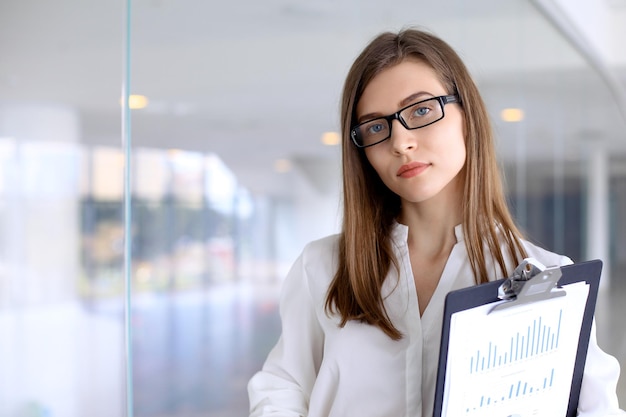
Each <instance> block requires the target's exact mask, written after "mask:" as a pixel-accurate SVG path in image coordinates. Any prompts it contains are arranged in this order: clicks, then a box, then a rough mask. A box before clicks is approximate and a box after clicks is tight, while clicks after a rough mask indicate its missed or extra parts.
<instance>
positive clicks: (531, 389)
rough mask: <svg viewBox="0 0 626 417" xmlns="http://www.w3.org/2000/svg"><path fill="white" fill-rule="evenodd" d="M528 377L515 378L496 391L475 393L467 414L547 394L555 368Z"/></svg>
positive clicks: (478, 412)
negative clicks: (542, 374)
mask: <svg viewBox="0 0 626 417" xmlns="http://www.w3.org/2000/svg"><path fill="white" fill-rule="evenodd" d="M528 379H532V378H528ZM528 379H526V380H523V379H522V378H518V379H516V380H515V379H514V380H513V382H511V383H509V384H506V385H504V386H502V387H501V389H500V391H498V392H496V393H491V394H480V395H474V396H473V398H472V400H474V401H475V403H474V404H470V405H468V406H467V407H466V409H465V412H466V414H468V415H481V413H482V412H483V411H484V410H485V409H487V408H489V407H492V406H493V407H495V406H497V405H498V404H503V403H505V402H507V401H513V400H523V399H524V398H529V397H531V396H538V395H540V394H547V391H549V390H550V389H551V388H552V386H553V384H554V381H555V370H554V368H552V369H550V370H549V371H548V372H547V373H546V374H545V375H544V376H540V377H538V378H536V377H535V378H534V380H528Z"/></svg>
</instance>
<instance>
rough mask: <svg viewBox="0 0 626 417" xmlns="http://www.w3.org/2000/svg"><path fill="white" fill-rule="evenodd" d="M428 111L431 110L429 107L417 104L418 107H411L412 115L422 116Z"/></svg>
mask: <svg viewBox="0 0 626 417" xmlns="http://www.w3.org/2000/svg"><path fill="white" fill-rule="evenodd" d="M430 111H431V109H430V107H426V106H419V107H416V108H415V109H413V116H417V117H424V116H426V115H427V114H428V113H430Z"/></svg>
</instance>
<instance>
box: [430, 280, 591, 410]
mask: <svg viewBox="0 0 626 417" xmlns="http://www.w3.org/2000/svg"><path fill="white" fill-rule="evenodd" d="M587 294H588V287H587V286H577V287H576V288H572V289H570V291H568V296H567V297H559V298H554V299H550V300H546V301H541V302H536V303H532V304H529V305H523V306H518V307H513V308H510V309H505V310H502V311H496V312H491V309H492V308H493V305H491V306H481V307H477V308H474V309H470V310H466V311H463V312H459V313H455V314H454V315H453V317H452V322H451V330H450V343H449V346H448V367H447V371H446V390H445V391H444V413H443V414H442V415H443V416H448V417H452V416H454V417H460V416H467V417H474V416H480V417H489V416H498V417H502V416H510V415H520V416H546V417H557V416H564V415H565V414H566V411H567V404H568V399H569V390H570V387H571V380H572V375H573V370H574V363H575V358H576V351H577V347H578V334H579V333H578V332H579V331H580V325H581V322H582V317H583V312H584V306H585V301H586V297H587Z"/></svg>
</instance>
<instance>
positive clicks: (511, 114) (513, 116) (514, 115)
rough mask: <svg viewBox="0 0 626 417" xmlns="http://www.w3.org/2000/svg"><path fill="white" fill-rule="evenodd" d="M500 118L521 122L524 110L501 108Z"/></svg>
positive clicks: (506, 120)
mask: <svg viewBox="0 0 626 417" xmlns="http://www.w3.org/2000/svg"><path fill="white" fill-rule="evenodd" d="M500 118H501V119H502V120H504V121H505V122H521V121H522V120H524V111H523V110H522V109H516V108H508V109H503V110H502V111H501V112H500Z"/></svg>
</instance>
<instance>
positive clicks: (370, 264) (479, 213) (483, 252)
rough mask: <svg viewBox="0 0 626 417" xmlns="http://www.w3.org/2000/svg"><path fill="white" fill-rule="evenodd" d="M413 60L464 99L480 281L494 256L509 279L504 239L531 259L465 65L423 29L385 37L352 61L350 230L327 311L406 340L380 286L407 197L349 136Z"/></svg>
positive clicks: (345, 103)
mask: <svg viewBox="0 0 626 417" xmlns="http://www.w3.org/2000/svg"><path fill="white" fill-rule="evenodd" d="M408 58H411V59H418V60H420V61H422V62H424V63H426V64H428V65H430V66H431V67H432V68H433V69H434V70H435V72H436V73H437V74H438V76H439V79H440V82H441V83H442V85H443V86H444V87H445V88H446V90H447V92H448V94H458V95H459V97H460V98H461V106H462V108H463V115H464V124H465V126H464V128H465V129H464V132H465V135H466V138H465V147H466V161H465V169H464V170H463V171H462V172H464V175H465V181H464V183H465V185H464V191H463V202H464V205H463V207H462V212H463V224H462V226H463V234H464V236H465V241H466V247H467V252H468V257H469V261H470V265H471V268H472V271H473V273H474V279H475V281H476V283H482V282H486V281H487V280H488V275H487V260H486V257H487V256H489V255H491V256H493V259H494V261H495V263H496V264H497V265H498V266H499V268H500V270H501V272H502V274H504V275H506V274H507V272H508V271H507V270H506V264H505V256H504V254H503V253H502V251H501V250H500V240H501V239H504V243H505V245H506V247H507V251H508V253H509V255H510V256H511V258H512V259H513V260H516V261H518V262H519V261H520V260H521V259H522V258H523V257H525V256H526V252H525V250H524V248H523V246H522V243H521V239H522V234H521V233H520V231H519V230H518V229H517V227H516V226H515V223H514V221H513V219H512V216H511V214H510V212H509V209H508V207H507V204H506V200H505V197H504V192H503V189H502V183H501V179H500V171H499V167H498V165H497V162H496V155H495V147H494V139H493V133H492V130H491V124H490V122H489V118H488V115H487V110H486V107H485V104H484V102H483V100H482V98H481V96H480V94H479V92H478V89H477V87H476V85H475V83H474V81H473V80H472V77H471V75H470V74H469V71H468V70H467V68H466V67H465V64H464V63H463V61H462V60H461V58H460V57H459V56H458V55H457V53H456V52H455V51H454V50H453V49H452V48H451V47H450V46H449V45H448V44H447V43H445V42H444V41H443V40H441V39H439V38H437V37H435V36H433V35H431V34H429V33H426V32H424V31H421V30H416V29H405V30H402V31H400V32H399V33H390V32H386V33H383V34H380V35H379V36H377V37H376V38H375V39H374V40H372V42H370V44H369V45H368V46H367V47H366V48H365V49H364V50H363V51H362V52H361V54H360V55H359V56H358V57H357V59H356V60H355V62H354V63H353V65H352V67H351V69H350V71H349V72H348V76H347V78H346V82H345V85H344V90H343V97H342V105H341V126H342V138H343V141H342V165H343V227H342V231H341V234H340V238H339V253H338V256H339V259H338V269H337V272H336V274H335V276H334V278H333V281H332V283H331V285H330V288H329V290H328V294H327V298H326V310H327V312H329V313H333V312H338V313H339V315H340V316H341V326H344V325H345V324H346V323H347V322H348V321H349V320H359V321H362V322H365V323H369V324H372V325H375V326H378V327H380V328H381V330H383V331H384V332H385V333H386V334H387V335H388V336H389V337H391V338H392V339H394V340H397V339H400V338H401V337H402V334H401V333H400V331H399V330H398V329H396V327H395V326H394V325H393V323H392V322H391V320H390V319H389V316H388V315H387V312H386V311H385V307H384V305H383V300H382V295H381V288H382V285H383V282H384V280H385V277H386V276H387V274H388V273H389V270H390V268H391V267H392V265H393V266H394V267H395V268H396V269H398V263H397V262H398V261H397V259H396V258H395V256H394V254H393V250H392V246H391V239H390V233H391V230H392V228H393V226H394V224H395V220H396V218H397V216H398V215H399V213H400V198H399V197H398V196H397V195H396V194H395V193H393V192H392V191H390V190H389V189H388V188H387V187H386V186H385V185H384V184H383V182H382V181H381V180H380V178H379V177H378V175H377V173H376V171H374V169H373V168H372V166H371V165H370V164H369V162H368V161H367V158H366V156H365V153H364V152H363V150H362V149H358V148H357V147H355V146H354V145H353V144H352V142H351V140H350V134H349V133H350V128H351V127H352V126H353V125H354V123H355V120H356V114H355V113H356V106H357V103H358V101H359V99H360V98H361V95H362V94H363V90H364V89H365V87H366V86H367V85H368V83H369V82H370V81H371V80H372V79H373V78H374V77H375V76H376V75H378V74H379V73H380V72H381V71H383V70H385V69H387V68H389V67H392V66H394V65H397V64H399V63H400V62H402V61H404V60H406V59H408Z"/></svg>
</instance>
